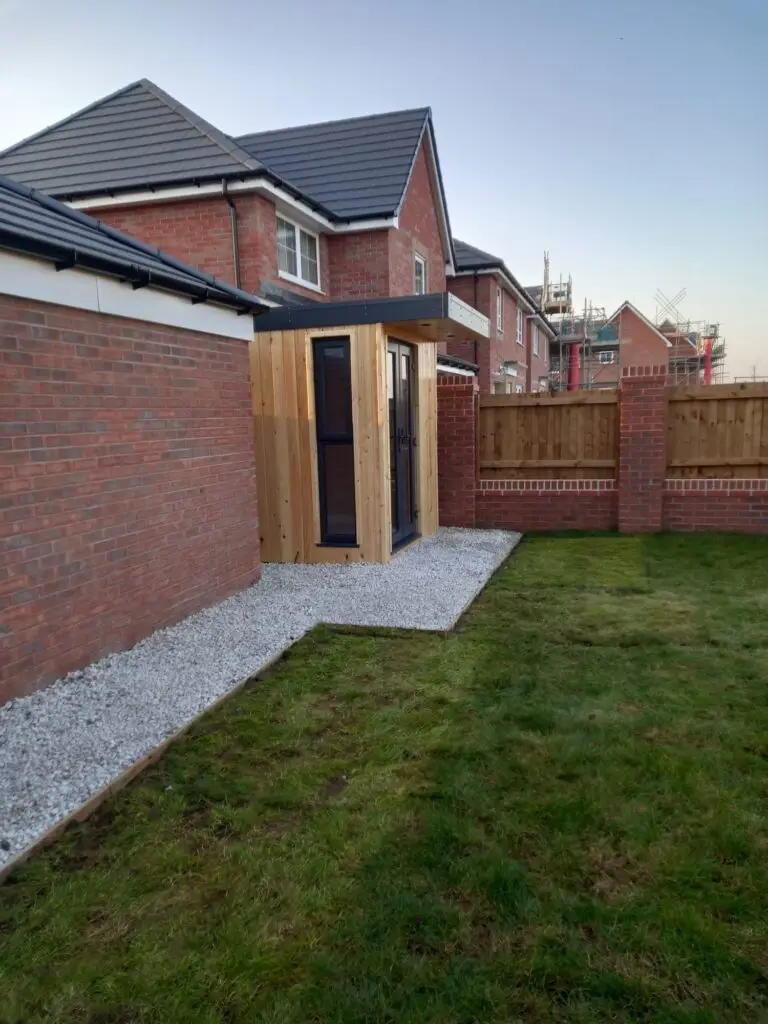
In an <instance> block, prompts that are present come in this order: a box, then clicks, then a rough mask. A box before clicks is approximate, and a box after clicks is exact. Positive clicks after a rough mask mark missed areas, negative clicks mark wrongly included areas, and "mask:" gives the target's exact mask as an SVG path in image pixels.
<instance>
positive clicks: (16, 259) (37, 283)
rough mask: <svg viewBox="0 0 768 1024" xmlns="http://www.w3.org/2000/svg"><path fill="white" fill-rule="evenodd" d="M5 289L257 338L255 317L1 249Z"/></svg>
mask: <svg viewBox="0 0 768 1024" xmlns="http://www.w3.org/2000/svg"><path fill="white" fill-rule="evenodd" d="M0 294H2V295H12V296H14V297H17V298H22V299H33V300H36V301H38V302H45V303H48V304H50V305H54V306H67V307H69V308H70V309H82V310H86V311H87V312H89V313H103V314H106V315H108V316H119V317H128V318H130V319H131V320H143V321H145V322H147V323H153V324H163V325H165V326H167V327H180V328H182V329H185V330H189V331H200V332H201V333H203V334H216V335H219V336H221V337H223V338H239V339H241V340H243V341H251V340H252V338H253V316H252V315H251V314H247V315H245V314H244V315H243V316H238V314H237V313H236V312H235V311H234V310H232V309H227V308H226V307H225V306H216V305H213V304H212V303H204V302H199V303H195V304H193V303H192V302H191V300H190V299H188V298H184V297H182V296H180V295H174V294H172V293H171V292H165V291H160V290H158V289H155V288H152V287H151V286H149V287H147V288H138V289H133V288H132V287H131V285H130V284H122V283H121V282H120V281H117V280H116V279H114V278H111V277H105V276H102V275H100V274H92V273H89V272H88V271H85V270H62V271H57V270H56V268H55V267H54V265H53V264H52V263H46V262H45V261H43V260H36V259H32V258H30V257H28V256H20V255H17V254H16V253H11V252H0Z"/></svg>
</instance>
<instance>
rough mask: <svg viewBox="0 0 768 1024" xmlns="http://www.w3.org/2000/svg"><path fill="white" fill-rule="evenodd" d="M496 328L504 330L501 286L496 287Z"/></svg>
mask: <svg viewBox="0 0 768 1024" xmlns="http://www.w3.org/2000/svg"><path fill="white" fill-rule="evenodd" d="M496 330H497V331H499V332H501V333H503V332H504V293H503V292H502V290H501V288H497V289H496Z"/></svg>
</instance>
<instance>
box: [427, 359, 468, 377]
mask: <svg viewBox="0 0 768 1024" xmlns="http://www.w3.org/2000/svg"><path fill="white" fill-rule="evenodd" d="M437 372H438V373H454V374H456V376H457V377H476V376H477V374H476V373H475V371H474V370H466V369H464V367H463V366H451V364H450V363H441V362H440V357H439V356H438V357H437Z"/></svg>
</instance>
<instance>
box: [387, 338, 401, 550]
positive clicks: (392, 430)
mask: <svg viewBox="0 0 768 1024" xmlns="http://www.w3.org/2000/svg"><path fill="white" fill-rule="evenodd" d="M396 365H397V355H396V354H395V353H394V352H387V394H388V395H389V489H390V494H391V499H392V530H393V531H395V530H398V529H399V528H400V517H399V515H398V514H397V414H396V410H395V367H396Z"/></svg>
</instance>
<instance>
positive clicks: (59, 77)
mask: <svg viewBox="0 0 768 1024" xmlns="http://www.w3.org/2000/svg"><path fill="white" fill-rule="evenodd" d="M0 38H1V39H2V41H3V58H2V61H1V62H0V146H5V145H9V144H10V143H12V142H15V141H16V140H17V139H18V138H20V137H22V136H24V135H27V134H30V133H31V132H33V131H36V130H37V129H39V128H42V127H43V126H45V125H47V124H50V123H51V122H53V121H56V120H58V119H59V118H61V117H64V116H66V115H67V114H69V113H71V112H73V111H74V110H75V109H77V108H78V107H80V106H84V105H85V104H86V103H89V102H92V101H93V100H95V99H97V98H98V97H100V96H102V95H104V94H106V93H108V92H111V91H113V90H114V89H116V88H119V87H121V86H123V85H125V84H127V83H128V82H130V81H133V80H135V79H137V78H141V77H147V78H151V79H152V80H153V81H155V82H157V84H158V85H160V86H161V87H162V88H164V89H165V90H167V91H168V92H170V93H171V94H172V95H174V96H176V97H177V98H178V99H179V100H181V101H182V102H183V103H185V104H186V105H187V106H189V107H191V108H192V109H193V110H195V111H197V112H198V113H200V114H201V115H202V116H203V117H206V118H208V119H209V120H210V121H212V122H213V123H214V124H216V125H217V126H218V127H220V128H221V129H223V130H224V131H227V132H231V133H233V134H236V133H242V132H245V131H258V130H260V129H266V128H278V127H283V126H286V125H290V124H300V123H304V122H309V121H316V120H326V119H331V118H337V117H347V116H353V115H356V114H367V113H372V112H375V111H383V110H391V109H396V108H402V107H411V106H418V105H422V104H429V105H431V106H432V108H433V111H434V116H435V125H436V131H437V142H438V148H439V152H440V159H441V163H442V169H443V176H444V179H445V184H446V190H447V194H448V206H449V212H450V216H451V221H452V225H453V230H454V233H455V234H456V235H457V237H459V238H462V239H464V240H466V241H469V242H472V243H473V244H475V245H478V246H480V247H481V248H484V249H488V250H490V251H491V252H494V253H497V254H499V255H501V256H503V257H504V259H505V260H506V261H507V264H508V265H509V266H510V268H511V269H512V271H513V272H514V273H515V274H516V275H517V276H518V277H519V278H521V279H522V280H523V281H524V283H526V284H532V283H534V282H538V281H539V280H540V279H541V274H542V252H543V250H544V249H545V248H548V249H549V250H550V251H551V256H552V268H553V271H554V272H555V273H556V274H557V273H559V272H563V273H564V274H566V275H567V274H568V273H569V272H570V273H571V274H572V275H573V279H574V289H575V293H576V301H577V302H583V300H584V299H585V298H588V299H591V300H592V301H593V302H594V303H596V304H597V305H604V306H606V307H611V308H613V307H615V306H617V305H618V304H619V302H620V301H621V300H622V299H624V298H629V299H631V300H632V301H633V302H635V303H636V304H637V305H638V306H639V307H640V308H641V309H642V310H643V311H644V312H646V313H647V314H648V315H649V316H651V317H653V315H654V313H655V304H654V301H653V295H654V292H655V290H656V289H657V288H661V289H662V290H663V291H665V292H667V293H668V294H670V295H672V294H674V293H675V292H677V291H679V290H680V289H681V288H686V289H687V293H688V294H687V298H686V299H685V301H684V302H683V304H682V311H683V313H684V314H685V315H686V316H687V317H690V318H691V319H709V320H713V321H714V320H720V321H721V323H722V326H723V329H724V332H725V334H726V337H727V339H728V345H729V361H728V372H729V373H730V374H731V375H732V374H744V373H747V372H750V371H751V369H752V366H753V364H757V370H758V372H759V373H763V374H768V327H766V324H767V323H768V242H767V239H768V60H766V54H767V53H768V0H638V2H635V0H546V2H542V0H507V2H503V0H484V2H477V0H463V2H460V0H441V2H439V0H426V2H424V0H422V2H421V3H419V2H417V0H388V2H386V3H383V2H380V0H375V2H371V0H357V2H355V0H279V2H275V0H269V2H261V0H250V2H248V0H215V2H211V0H205V2H203V0H132V2H131V3H120V4H118V3H113V2H111V0H109V2H107V0H98V2H95V0H69V2H67V3H63V2H60V0H0Z"/></svg>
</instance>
